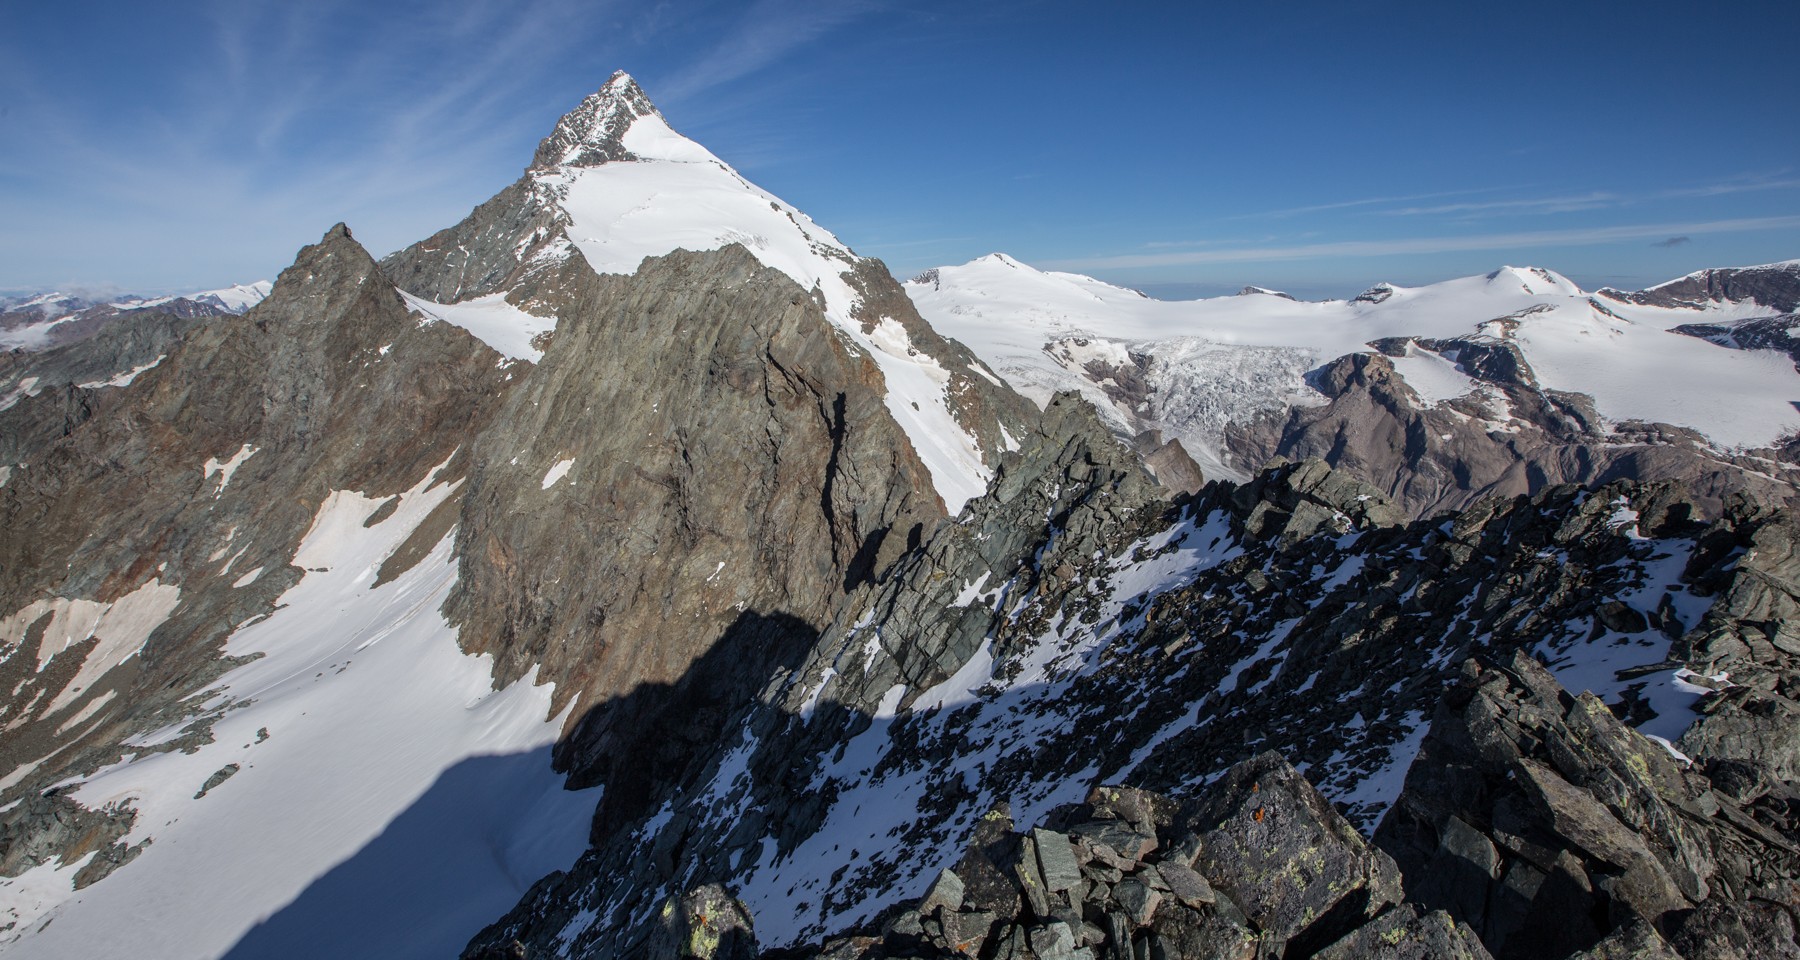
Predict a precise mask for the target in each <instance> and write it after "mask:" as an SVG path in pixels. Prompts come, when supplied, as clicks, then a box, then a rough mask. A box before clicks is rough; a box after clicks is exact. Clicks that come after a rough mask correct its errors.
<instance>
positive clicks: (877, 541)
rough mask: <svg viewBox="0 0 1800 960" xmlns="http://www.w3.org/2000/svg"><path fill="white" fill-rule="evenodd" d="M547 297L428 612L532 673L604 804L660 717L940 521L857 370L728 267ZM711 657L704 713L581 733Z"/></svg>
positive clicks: (750, 275)
mask: <svg viewBox="0 0 1800 960" xmlns="http://www.w3.org/2000/svg"><path fill="white" fill-rule="evenodd" d="M557 278H558V283H556V284H554V285H552V286H547V287H546V288H545V289H546V290H552V289H553V290H554V291H555V296H556V297H558V298H559V301H560V302H559V303H558V304H557V309H558V312H559V315H560V316H562V317H563V318H564V319H563V322H562V325H561V326H560V327H559V329H558V333H557V338H556V342H555V344H554V346H553V348H552V349H551V350H550V352H549V353H548V354H547V355H546V356H545V358H544V362H543V363H542V365H541V366H540V367H539V368H538V369H537V370H535V371H534V372H533V374H532V376H531V378H530V379H529V381H528V382H526V383H525V385H524V386H522V387H521V388H520V389H518V390H517V391H515V392H514V393H513V395H512V396H511V397H510V398H509V399H508V401H507V403H506V405H505V407H504V409H502V410H501V411H500V412H499V413H498V415H497V417H496V420H495V423H494V425H493V427H492V429H490V430H489V431H488V432H487V433H486V434H485V435H484V436H483V438H482V440H481V441H480V443H479V444H477V445H476V447H475V448H474V454H473V460H474V467H473V469H472V470H471V474H470V482H469V489H468V493H467V495H466V497H465V500H464V508H463V514H462V525H461V527H460V534H459V553H460V555H461V557H462V561H461V562H462V577H461V580H460V582H459V587H458V592H457V593H456V595H455V596H454V597H453V599H452V602H451V604H450V612H451V613H452V614H453V616H455V617H456V618H457V619H458V620H459V621H460V622H461V624H462V625H463V643H464V646H465V648H467V649H469V650H471V651H472V652H484V653H492V654H494V655H495V657H496V673H497V678H498V679H499V680H500V681H502V682H504V681H507V680H511V679H513V678H515V677H518V676H521V675H523V674H524V673H526V672H527V671H528V670H530V669H532V668H533V667H536V668H537V670H538V674H537V676H538V679H539V680H540V681H542V680H552V681H555V682H556V684H557V693H558V696H559V698H561V700H562V702H569V701H571V700H573V701H575V702H576V703H577V704H578V709H577V713H576V717H577V718H578V720H579V721H580V722H579V723H578V724H577V725H576V726H575V727H574V728H573V737H572V739H570V740H569V741H568V742H567V743H565V745H564V750H563V752H562V754H561V757H562V762H563V763H564V764H566V765H567V766H568V767H569V768H570V769H572V770H574V771H576V774H577V776H576V780H577V781H578V782H592V781H595V780H597V779H605V780H607V781H608V782H609V783H619V781H618V778H616V777H603V776H602V771H603V770H610V769H612V767H611V766H610V765H611V764H617V763H627V764H631V765H637V764H642V763H643V762H644V760H643V757H644V754H645V752H646V751H649V752H650V753H651V754H653V755H656V756H662V750H663V747H675V746H676V745H678V744H679V743H680V742H681V738H679V737H670V736H669V734H670V733H671V732H672V729H673V727H674V726H675V725H677V724H678V723H681V722H687V721H688V719H689V718H688V717H686V716H685V713H686V709H687V708H685V707H683V706H681V704H689V705H690V706H691V707H699V706H700V702H701V701H711V702H715V703H717V704H719V705H720V706H721V707H725V706H727V705H730V704H733V703H737V702H742V701H743V700H745V699H747V697H748V695H749V694H750V693H751V692H754V689H755V688H756V687H757V686H759V685H760V684H761V683H762V682H763V680H764V678H766V677H767V676H768V674H769V673H770V672H771V671H772V670H773V669H774V668H775V666H776V665H777V662H778V660H779V656H778V655H779V653H780V652H781V651H783V650H785V649H787V648H788V647H790V646H792V644H791V643H790V642H788V640H786V639H784V638H786V637H789V636H792V635H800V636H803V637H804V639H805V640H807V641H808V642H810V639H811V636H816V634H817V631H818V630H819V629H821V628H822V627H823V626H824V625H825V624H826V623H827V622H829V620H830V619H831V617H832V616H833V615H834V613H835V610H836V608H837V605H838V604H839V603H840V602H841V601H842V600H843V599H844V598H845V597H846V596H849V595H853V594H855V593H856V592H857V591H859V590H860V589H861V588H863V587H864V586H865V585H867V584H869V583H871V582H873V581H876V580H878V579H880V578H881V577H882V576H883V575H884V574H885V573H886V571H887V570H888V568H889V567H890V566H891V565H892V564H893V562H894V560H895V559H896V558H897V557H898V556H900V554H901V553H903V552H904V551H905V550H906V549H908V547H909V546H916V545H917V544H918V543H919V542H920V541H921V540H922V538H923V537H924V535H925V534H926V533H927V532H928V531H929V530H930V528H931V527H933V526H934V525H935V524H936V523H937V522H938V520H939V519H941V517H942V511H941V507H940V506H939V505H938V503H937V500H936V497H935V496H934V495H933V494H932V492H931V483H930V479H929V477H928V476H927V475H926V473H925V470H924V467H923V465H921V464H920V462H919V460H918V458H917V456H916V454H914V453H913V451H912V448H911V447H910V445H909V444H908V443H907V441H906V437H905V435H904V434H903V433H901V432H900V429H899V427H898V426H897V425H896V424H895V423H894V421H893V420H892V418H891V417H889V416H888V415H887V413H886V411H885V410H884V408H883V405H882V395H881V386H882V385H881V378H880V373H879V371H878V370H877V369H876V368H875V366H874V364H873V363H872V362H871V361H869V360H868V358H867V357H865V356H862V355H860V354H855V353H852V352H851V351H850V350H849V349H847V346H846V344H845V342H844V341H843V340H842V338H840V337H839V336H838V335H837V334H836V333H835V331H834V330H833V328H832V327H831V326H830V325H829V323H827V322H826V320H825V319H824V317H823V316H822V315H821V313H820V310H819V307H818V305H817V304H816V303H815V302H814V301H813V300H812V298H811V297H809V296H807V294H806V292H805V291H803V290H801V289H800V288H799V287H798V286H797V285H795V284H794V283H793V281H792V280H790V279H788V278H787V277H786V276H785V275H784V274H781V273H779V272H776V271H773V270H770V269H767V268H764V267H762V266H761V265H759V264H758V263H757V262H756V260H755V259H754V258H753V257H751V256H750V255H749V254H748V253H747V252H746V251H745V250H743V248H741V247H729V248H727V249H725V250H722V251H718V252H713V253H693V254H690V253H677V254H673V255H670V256H668V257H663V258H659V259H656V260H652V261H649V262H648V263H647V264H646V265H645V268H644V269H643V270H642V271H640V272H639V273H638V274H637V275H635V276H632V277H618V276H605V277H601V276H597V275H595V274H594V273H593V271H591V270H589V269H588V268H587V266H586V264H585V263H584V262H582V261H580V260H579V259H575V260H570V261H567V262H566V263H565V264H564V265H563V267H562V268H561V270H560V272H559V274H558V275H557ZM771 631H773V632H771ZM794 631H798V632H799V633H798V634H795V633H794ZM809 632H810V636H808V635H807V634H808V633H809ZM715 644H725V645H727V646H728V647H730V648H731V652H730V657H729V659H730V661H731V662H732V663H733V667H732V669H731V670H730V672H729V675H723V676H720V677H718V678H715V681H713V682H710V683H709V684H708V685H703V686H706V687H707V689H706V690H705V691H704V695H702V691H701V690H700V689H698V688H692V687H691V686H690V688H689V689H684V690H681V691H677V692H676V694H675V695H674V696H673V697H672V698H671V699H669V700H668V701H667V702H661V701H658V700H656V699H655V698H652V697H649V696H647V695H642V694H640V695H639V696H637V697H635V698H631V699H627V700H622V701H619V702H613V703H610V704H608V705H607V706H606V707H604V708H603V709H601V710H600V711H599V712H597V713H594V714H592V715H589V714H588V713H587V711H588V709H589V708H590V707H593V706H595V705H598V704H602V703H606V702H607V701H608V700H609V699H611V698H624V697H625V696H626V695H627V694H631V693H633V691H634V690H637V689H638V688H639V687H641V686H645V685H661V686H662V688H663V689H665V690H666V688H667V685H670V684H674V683H675V682H676V681H677V680H679V679H680V678H682V676H683V675H684V674H685V673H687V671H688V670H689V668H690V667H691V666H692V665H693V664H694V663H695V662H696V661H698V660H699V659H700V658H701V657H702V656H703V655H705V654H706V653H707V652H708V651H709V650H711V649H712V648H713V646H714V645H715ZM694 682H695V681H689V683H690V685H691V684H693V683H694ZM718 683H723V684H724V686H718V685H717V684H718ZM745 684H749V688H748V689H741V688H743V687H744V685H745ZM733 694H735V695H733ZM695 698H698V700H697V701H696V699H695ZM664 711H667V712H668V713H669V716H668V717H667V718H666V719H664V718H663V717H662V714H663V712H664ZM720 719H722V717H721V718H720ZM690 733H691V734H692V735H693V736H694V737H696V738H697V739H698V740H699V741H700V742H705V741H707V740H709V739H710V737H711V734H703V733H700V732H699V731H690ZM712 733H716V731H713V732H712ZM666 759H667V760H668V761H669V762H670V763H671V764H673V763H674V758H672V757H671V758H666ZM596 765H599V767H598V768H597V767H596ZM657 766H658V767H661V765H660V764H659V765H657ZM661 769H665V770H667V771H668V772H669V773H671V774H672V773H674V772H676V770H677V769H678V766H668V767H661ZM631 792H633V788H628V787H626V786H625V785H624V784H622V783H619V785H618V786H609V790H608V797H607V802H608V804H609V805H611V804H616V803H623V802H624V801H625V797H626V796H627V795H628V794H629V793H631Z"/></svg>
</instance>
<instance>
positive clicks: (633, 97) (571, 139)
mask: <svg viewBox="0 0 1800 960" xmlns="http://www.w3.org/2000/svg"><path fill="white" fill-rule="evenodd" d="M647 116H656V117H661V116H662V114H661V113H660V112H658V111H657V109H656V104H654V103H651V102H650V98H649V97H648V96H645V95H644V90H643V88H642V87H639V86H638V84H637V81H636V80H633V79H632V78H631V75H630V74H628V73H626V72H625V71H623V70H620V71H617V72H616V73H614V74H613V75H612V79H610V80H608V81H606V85H605V86H603V87H601V88H600V89H599V90H598V91H596V92H594V93H591V94H589V95H588V96H587V99H585V100H582V101H581V105H580V106H577V107H576V108H575V109H573V110H571V111H569V112H568V113H566V114H564V115H563V118H562V119H561V120H559V121H557V123H556V129H555V130H553V131H551V133H550V135H549V136H548V137H545V138H544V141H543V142H542V143H540V144H538V148H537V154H536V155H535V156H533V157H532V160H531V167H532V169H534V170H539V169H545V168H549V167H558V166H575V167H587V166H595V165H598V164H602V163H607V162H609V161H613V160H630V159H633V157H632V154H631V151H629V150H627V149H625V144H624V137H625V132H626V131H628V130H630V129H631V124H632V122H633V121H635V120H637V119H638V118H639V117H647Z"/></svg>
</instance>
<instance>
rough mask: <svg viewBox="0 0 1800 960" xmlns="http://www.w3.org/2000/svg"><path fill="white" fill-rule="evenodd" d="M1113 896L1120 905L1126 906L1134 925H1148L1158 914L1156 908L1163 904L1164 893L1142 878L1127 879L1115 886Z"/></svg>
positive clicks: (1128, 915) (1126, 911)
mask: <svg viewBox="0 0 1800 960" xmlns="http://www.w3.org/2000/svg"><path fill="white" fill-rule="evenodd" d="M1113 898H1114V899H1116V900H1118V901H1119V906H1121V907H1123V908H1125V915H1126V916H1127V917H1129V918H1130V920H1131V923H1132V925H1133V926H1138V927H1142V926H1146V925H1148V924H1149V923H1150V921H1151V919H1152V918H1154V917H1155V916H1156V908H1157V907H1159V906H1162V900H1163V895H1162V893H1161V892H1159V891H1157V890H1156V889H1154V888H1152V887H1151V886H1150V885H1149V884H1146V883H1144V882H1143V881H1141V880H1137V879H1135V878H1133V879H1127V880H1124V881H1122V882H1120V883H1119V884H1118V886H1115V887H1113Z"/></svg>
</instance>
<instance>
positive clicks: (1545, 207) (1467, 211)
mask: <svg viewBox="0 0 1800 960" xmlns="http://www.w3.org/2000/svg"><path fill="white" fill-rule="evenodd" d="M1795 187H1800V179H1791V178H1787V179H1780V178H1763V177H1754V178H1752V177H1745V178H1734V179H1731V180H1725V181H1721V182H1718V183H1709V184H1704V185H1701V186H1697V187H1674V188H1670V189H1667V190H1658V191H1655V192H1653V193H1646V194H1641V195H1635V196H1633V195H1626V194H1618V193H1613V192H1610V191H1605V190H1594V191H1590V192H1588V193H1580V194H1569V195H1563V196H1552V197H1530V198H1525V199H1518V200H1490V201H1483V202H1479V203H1445V204H1436V205H1432V206H1416V207H1400V208H1397V209H1393V210H1381V211H1378V212H1380V213H1382V214H1385V215H1388V216H1398V217H1411V216H1460V217H1468V218H1479V217H1483V216H1505V215H1510V214H1549V213H1578V212H1582V211H1588V210H1602V209H1607V208H1611V207H1624V206H1631V205H1633V204H1638V203H1649V202H1655V201H1659V200H1680V199H1687V198H1704V197H1723V196H1729V195H1731V194H1738V193H1754V192H1758V191H1763V190H1790V189H1793V188H1795Z"/></svg>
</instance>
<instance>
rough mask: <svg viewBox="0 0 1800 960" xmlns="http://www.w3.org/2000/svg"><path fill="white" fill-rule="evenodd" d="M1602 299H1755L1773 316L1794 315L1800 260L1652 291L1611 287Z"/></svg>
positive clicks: (1681, 302)
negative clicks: (1628, 291)
mask: <svg viewBox="0 0 1800 960" xmlns="http://www.w3.org/2000/svg"><path fill="white" fill-rule="evenodd" d="M1600 296H1603V297H1606V298H1608V299H1611V300H1617V301H1619V302H1621V303H1638V304H1645V305H1648V306H1657V307H1692V308H1699V307H1702V306H1705V305H1707V304H1713V303H1726V302H1730V303H1740V302H1742V301H1745V300H1753V301H1755V302H1756V303H1759V304H1761V305H1762V306H1765V307H1768V308H1769V310H1770V312H1772V313H1793V312H1795V311H1796V310H1800V261H1794V260H1790V261H1787V262H1786V263H1772V264H1769V265H1767V266H1762V267H1740V268H1729V267H1728V268H1723V269H1713V270H1701V271H1699V272H1698V273H1690V274H1688V275H1687V276H1685V277H1682V278H1681V279H1679V280H1671V281H1669V282H1668V283H1664V284H1659V285H1657V286H1654V287H1651V288H1650V289H1648V290H1639V291H1636V292H1631V293H1627V292H1624V291H1620V290H1613V289H1611V288H1607V289H1603V290H1601V291H1600Z"/></svg>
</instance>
